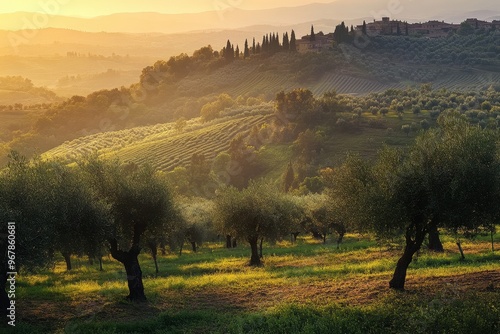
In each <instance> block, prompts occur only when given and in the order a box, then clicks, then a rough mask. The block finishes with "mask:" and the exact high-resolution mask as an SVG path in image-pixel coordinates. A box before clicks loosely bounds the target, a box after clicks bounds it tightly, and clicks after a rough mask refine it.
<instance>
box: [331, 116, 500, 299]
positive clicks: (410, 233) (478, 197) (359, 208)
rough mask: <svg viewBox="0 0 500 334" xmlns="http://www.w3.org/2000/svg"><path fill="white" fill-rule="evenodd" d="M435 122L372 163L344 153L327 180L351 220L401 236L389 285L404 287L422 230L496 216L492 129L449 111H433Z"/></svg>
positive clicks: (468, 226) (481, 222)
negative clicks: (401, 247)
mask: <svg viewBox="0 0 500 334" xmlns="http://www.w3.org/2000/svg"><path fill="white" fill-rule="evenodd" d="M439 124H440V129H433V130H430V131H427V132H425V133H423V134H421V135H420V136H419V137H418V138H417V140H416V142H415V144H414V145H413V146H412V147H411V148H410V150H409V152H402V151H399V150H394V149H385V150H383V151H382V152H380V154H379V156H378V158H377V160H376V162H375V163H374V164H373V165H370V164H369V163H367V162H362V161H360V160H359V159H358V160H356V159H348V160H347V161H346V163H344V165H343V166H342V167H340V172H339V173H337V175H335V177H334V178H333V183H332V184H331V187H332V192H334V193H337V194H344V196H345V199H347V201H345V199H344V201H345V202H344V204H343V205H342V208H343V209H344V210H346V212H350V213H351V214H352V217H354V219H355V220H356V222H357V223H358V224H359V225H364V226H366V227H368V228H370V229H371V230H373V231H375V232H376V233H377V235H379V236H385V237H387V236H394V235H401V234H402V236H403V237H404V241H405V245H404V250H403V254H402V256H401V257H400V258H399V260H398V262H397V265H396V268H395V271H394V274H393V277H392V279H391V281H390V283H389V286H390V287H391V288H394V289H399V290H403V289H404V285H405V280H406V272H407V269H408V266H409V265H410V263H411V262H412V259H413V256H414V254H415V253H416V252H417V251H418V250H420V248H421V246H422V243H423V241H424V239H425V237H426V236H427V234H428V233H429V232H431V231H436V230H437V229H438V228H455V229H460V230H463V231H470V230H474V229H478V228H479V227H480V226H486V227H488V226H491V224H492V222H494V221H496V219H498V216H499V209H498V205H496V203H497V202H498V188H499V173H500V163H499V161H498V157H497V134H496V133H495V132H492V131H489V130H483V129H481V128H479V127H477V126H472V125H469V124H468V123H467V122H466V121H464V120H463V119H462V118H461V117H460V116H459V115H456V114H453V115H445V116H441V117H440V119H439ZM360 171H361V173H360ZM350 199H352V201H351V200H350ZM360 212H362V213H361V214H360Z"/></svg>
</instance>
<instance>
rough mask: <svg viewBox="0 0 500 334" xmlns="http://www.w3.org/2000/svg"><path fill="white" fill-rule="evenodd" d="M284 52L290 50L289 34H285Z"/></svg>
mask: <svg viewBox="0 0 500 334" xmlns="http://www.w3.org/2000/svg"><path fill="white" fill-rule="evenodd" d="M283 50H285V51H288V50H290V40H289V39H288V32H285V33H284V34H283Z"/></svg>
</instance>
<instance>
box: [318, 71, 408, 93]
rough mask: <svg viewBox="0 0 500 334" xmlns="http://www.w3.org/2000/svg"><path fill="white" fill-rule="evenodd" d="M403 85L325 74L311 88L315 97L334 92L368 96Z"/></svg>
mask: <svg viewBox="0 0 500 334" xmlns="http://www.w3.org/2000/svg"><path fill="white" fill-rule="evenodd" d="M402 87H403V84H401V83H394V84H385V83H382V82H379V81H375V80H369V79H365V78H358V77H353V76H347V75H342V74H337V73H327V74H325V75H324V76H323V78H322V79H321V80H319V81H318V83H317V84H315V85H314V86H312V87H311V91H312V92H313V93H314V94H315V95H322V94H323V93H326V92H328V91H332V90H335V91H336V92H337V93H340V94H368V93H373V92H381V91H383V90H386V89H389V88H402Z"/></svg>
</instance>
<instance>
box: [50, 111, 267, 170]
mask: <svg viewBox="0 0 500 334" xmlns="http://www.w3.org/2000/svg"><path fill="white" fill-rule="evenodd" d="M271 118H272V106H270V105H268V106H263V108H262V109H261V111H258V112H246V113H243V114H240V115H235V116H232V117H225V118H222V119H219V120H215V121H212V122H209V123H202V122H201V120H200V119H199V118H197V119H193V120H190V121H188V122H186V125H185V126H184V127H182V128H180V129H179V128H176V123H166V124H158V125H153V126H145V127H137V128H133V129H130V130H121V131H114V132H105V133H99V134H95V135H90V136H87V137H82V138H78V139H75V140H72V141H70V142H66V143H64V144H63V145H60V146H58V147H56V148H54V149H51V150H49V151H47V152H46V153H44V155H43V156H44V157H47V158H48V157H50V158H56V159H63V160H64V161H66V162H68V163H69V162H72V161H75V160H76V159H79V158H81V157H83V156H85V155H88V154H91V153H93V152H98V153H99V154H102V155H104V156H105V157H108V158H119V159H120V160H121V161H124V162H125V161H126V162H135V163H139V164H141V163H149V164H151V165H152V166H153V167H155V168H157V169H159V170H164V171H170V170H172V169H174V168H175V167H178V166H186V165H188V163H189V159H190V158H191V156H192V155H193V154H195V153H203V154H204V155H205V157H206V158H207V159H209V160H210V161H212V160H213V159H214V158H215V156H216V155H217V154H218V153H220V152H222V151H226V150H227V149H228V148H229V142H230V141H231V140H232V139H233V138H235V137H236V136H237V135H248V133H249V130H250V129H251V128H252V127H254V126H258V127H260V126H261V125H262V124H264V123H265V122H266V121H270V119H271Z"/></svg>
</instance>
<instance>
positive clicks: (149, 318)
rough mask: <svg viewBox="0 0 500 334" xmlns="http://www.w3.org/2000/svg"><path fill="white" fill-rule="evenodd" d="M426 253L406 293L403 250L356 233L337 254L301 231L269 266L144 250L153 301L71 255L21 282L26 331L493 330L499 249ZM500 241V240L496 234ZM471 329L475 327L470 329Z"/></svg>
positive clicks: (115, 271) (478, 244)
mask: <svg viewBox="0 0 500 334" xmlns="http://www.w3.org/2000/svg"><path fill="white" fill-rule="evenodd" d="M448 238H449V237H447V236H444V237H443V240H445V242H444V245H445V249H446V252H445V253H442V254H434V253H430V252H427V251H425V250H423V251H422V252H421V254H420V255H419V257H418V259H417V260H416V261H414V262H413V263H412V264H411V265H410V268H409V271H408V276H407V290H408V291H407V292H405V293H396V292H393V291H390V290H389V289H388V281H389V279H390V277H391V274H392V271H393V270H394V266H395V262H396V261H397V258H398V256H399V255H400V253H401V250H400V249H397V248H395V249H387V248H386V247H383V246H380V245H378V244H377V243H376V242H375V241H374V240H372V239H370V238H368V237H362V236H359V235H348V236H347V237H346V238H345V242H344V243H343V244H342V245H341V247H340V248H339V249H337V248H336V245H335V243H334V242H333V241H328V242H327V244H322V243H321V242H320V241H317V240H313V239H310V238H302V239H301V238H299V240H298V242H297V243H295V244H291V243H290V242H287V241H282V242H279V243H278V244H276V245H266V244H265V245H264V266H263V267H259V268H251V267H249V266H247V263H248V260H249V248H248V247H247V246H246V245H245V244H240V245H239V246H238V248H236V249H229V250H228V249H225V248H223V247H222V242H220V243H207V244H204V245H203V247H202V248H200V251H199V252H198V253H192V252H189V251H186V252H184V253H183V255H182V256H179V255H177V254H170V255H166V256H160V257H159V267H160V274H159V275H155V273H154V264H153V262H152V260H151V258H150V256H149V255H148V254H141V255H140V262H141V267H142V270H143V274H144V285H145V291H146V295H147V297H148V302H147V303H146V304H140V305H135V304H131V303H128V302H125V301H124V296H126V295H127V293H128V289H127V283H126V281H125V277H126V275H125V271H124V269H123V267H122V266H121V265H120V264H119V263H118V262H116V261H114V260H112V259H109V258H107V257H106V258H104V269H105V270H104V271H103V272H100V271H99V270H98V268H97V265H93V266H91V265H89V264H88V263H87V262H86V261H85V260H84V259H79V258H74V259H73V264H74V268H75V269H73V270H72V271H71V272H66V271H65V266H64V263H63V261H62V259H59V260H60V261H58V262H57V263H56V266H55V267H54V268H53V269H52V270H47V271H44V272H41V273H39V274H36V275H35V274H33V275H20V276H19V277H18V284H17V288H18V295H17V301H18V309H19V310H20V311H19V318H18V324H19V326H20V327H18V328H17V330H18V331H19V332H21V333H23V332H25V333H35V332H36V333H45V332H47V333H63V332H64V333H405V332H406V333H409V332H416V333H428V332H429V330H431V329H433V328H434V329H435V331H434V332H433V333H477V332H481V333H496V332H498V331H499V330H500V327H499V326H500V324H499V323H498V319H499V314H500V276H499V274H498V272H499V269H500V265H499V261H500V255H499V254H498V253H496V254H494V253H492V252H491V249H490V244H489V243H488V242H487V241H482V240H476V241H464V242H463V247H464V249H466V260H465V261H460V259H459V256H458V250H456V249H455V247H454V244H453V243H452V242H451V241H448ZM495 241H496V243H498V242H499V241H500V236H498V235H496V236H495ZM471 329H473V330H472V331H471Z"/></svg>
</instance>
